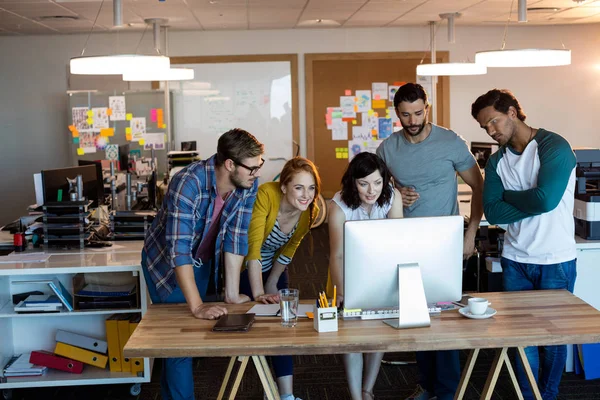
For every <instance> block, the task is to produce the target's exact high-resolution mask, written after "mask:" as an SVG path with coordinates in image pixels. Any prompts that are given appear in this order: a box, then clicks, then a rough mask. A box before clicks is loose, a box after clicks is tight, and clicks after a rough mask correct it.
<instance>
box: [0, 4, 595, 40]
mask: <svg viewBox="0 0 600 400" xmlns="http://www.w3.org/2000/svg"><path fill="white" fill-rule="evenodd" d="M122 4H123V13H122V15H123V26H122V27H120V28H118V29H120V30H125V31H129V30H133V31H140V30H143V29H144V28H145V27H146V24H145V22H144V20H145V19H148V18H167V19H168V26H170V28H169V29H171V30H249V29H294V28H323V27H344V28H355V27H363V28H364V27H396V26H411V25H413V26H414V25H425V24H426V23H427V22H429V21H440V20H441V18H440V16H439V14H442V13H456V12H459V13H460V14H461V15H460V17H459V18H457V19H456V24H457V25H474V26H476V25H499V24H505V23H506V21H507V20H508V18H509V12H510V9H511V6H512V14H511V15H512V17H511V21H512V22H514V23H517V22H516V19H517V15H516V13H517V0H163V1H161V0H122ZM101 5H102V7H101ZM527 7H528V8H529V9H530V11H529V12H528V15H527V16H528V25H549V24H581V23H600V0H585V1H581V0H529V1H528V2H527ZM533 9H540V10H535V11H534V10H533ZM99 11H100V12H99ZM98 12H99V13H98ZM96 16H98V19H97V22H96V25H94V20H95V19H96ZM92 27H93V30H94V32H96V31H99V32H101V31H107V30H114V29H117V28H114V27H113V2H112V1H111V0H104V2H102V1H101V0H0V35H39V34H68V33H83V32H89V31H90V29H91V28H92Z"/></svg>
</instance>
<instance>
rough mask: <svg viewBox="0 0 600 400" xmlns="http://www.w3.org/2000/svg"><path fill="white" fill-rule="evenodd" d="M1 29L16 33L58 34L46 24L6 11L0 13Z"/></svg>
mask: <svg viewBox="0 0 600 400" xmlns="http://www.w3.org/2000/svg"><path fill="white" fill-rule="evenodd" d="M0 27H1V28H2V29H5V30H8V31H12V32H15V33H26V34H39V33H57V32H56V30H54V29H52V28H50V27H48V26H44V24H41V23H37V22H33V21H30V20H28V19H26V18H21V17H18V16H16V15H14V14H11V13H9V12H6V11H0Z"/></svg>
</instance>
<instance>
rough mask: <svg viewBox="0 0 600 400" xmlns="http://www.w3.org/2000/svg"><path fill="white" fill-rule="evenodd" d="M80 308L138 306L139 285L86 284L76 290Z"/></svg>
mask: <svg viewBox="0 0 600 400" xmlns="http://www.w3.org/2000/svg"><path fill="white" fill-rule="evenodd" d="M76 296H77V300H78V305H79V309H80V310H88V309H115V308H136V306H137V286H136V284H135V283H129V284H125V285H119V286H114V285H98V284H93V283H91V284H86V285H85V286H84V287H83V288H81V289H80V290H78V291H77V292H76Z"/></svg>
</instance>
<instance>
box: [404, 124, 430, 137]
mask: <svg viewBox="0 0 600 400" xmlns="http://www.w3.org/2000/svg"><path fill="white" fill-rule="evenodd" d="M425 124H426V122H423V123H422V124H421V128H419V130H418V131H417V133H412V132H411V131H409V130H408V128H407V127H406V126H404V125H402V128H404V132H406V133H408V134H409V135H410V136H412V137H415V136H419V135H420V134H421V132H423V129H425Z"/></svg>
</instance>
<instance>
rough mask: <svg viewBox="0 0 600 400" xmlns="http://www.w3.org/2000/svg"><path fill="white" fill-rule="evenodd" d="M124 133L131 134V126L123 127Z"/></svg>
mask: <svg viewBox="0 0 600 400" xmlns="http://www.w3.org/2000/svg"><path fill="white" fill-rule="evenodd" d="M125 134H126V135H131V127H130V126H128V127H127V128H125Z"/></svg>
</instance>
